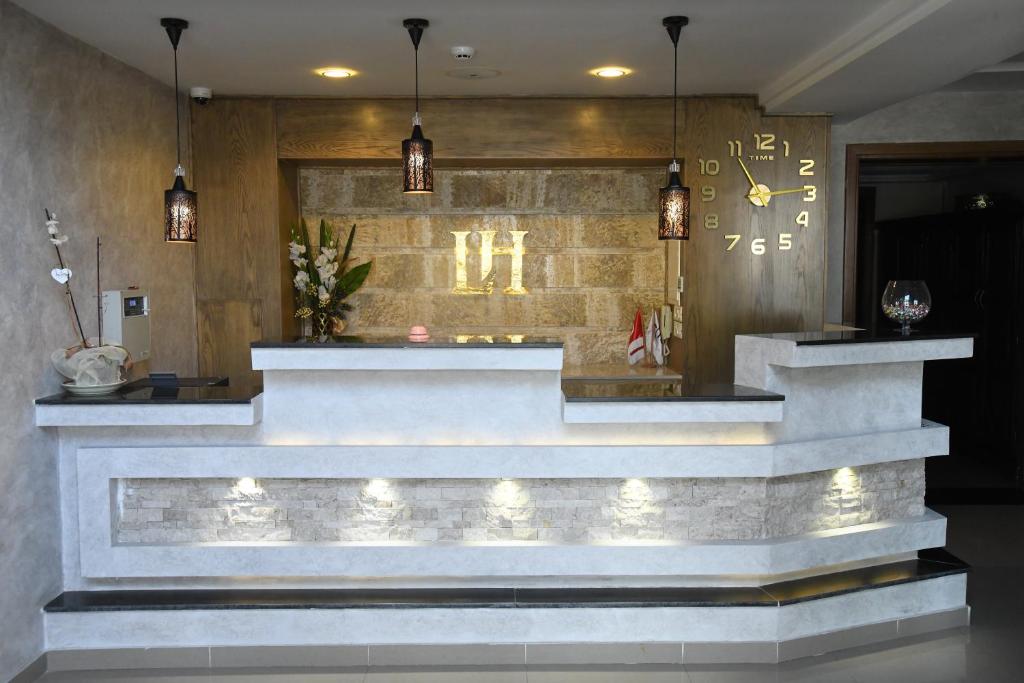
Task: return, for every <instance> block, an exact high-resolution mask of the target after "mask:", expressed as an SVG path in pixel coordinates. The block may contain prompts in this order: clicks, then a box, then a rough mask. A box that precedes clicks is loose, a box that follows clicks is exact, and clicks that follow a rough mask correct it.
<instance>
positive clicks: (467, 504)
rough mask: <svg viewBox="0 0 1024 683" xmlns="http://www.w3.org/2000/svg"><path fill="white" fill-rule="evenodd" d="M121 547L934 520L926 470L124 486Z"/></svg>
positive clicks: (610, 536) (595, 534)
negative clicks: (928, 511)
mask: <svg viewBox="0 0 1024 683" xmlns="http://www.w3.org/2000/svg"><path fill="white" fill-rule="evenodd" d="M118 497H119V505H118V509H119V515H118V519H117V520H116V521H115V532H116V539H117V542H118V543H148V544H163V543H181V542H200V541H247V542H259V541H293V542H315V541H378V542H380V541H423V542H437V541H467V542H487V541H495V542H501V541H510V540H515V541H538V542H545V541H546V542H557V543H594V542H601V541H612V540H670V541H682V540H710V539H718V540H720V539H757V538H770V537H777V536H788V535H793V534H801V533H806V532H810V531H817V530H822V529H832V528H837V527H843V526H852V525H855V524H864V523H869V522H875V521H879V520H884V519H896V518H900V517H909V516H916V515H921V514H923V512H924V461H923V460H912V461H907V462H902V463H886V464H881V465H871V466H866V467H860V468H856V469H850V468H844V469H841V470H831V471H825V472H814V473H810V474H801V475H797V476H792V477H778V478H772V479H648V480H643V479H626V480H609V479H523V480H484V479H471V480H466V479H393V480H384V479H373V480H354V479H263V480H259V481H254V480H251V479H249V480H238V481H235V480H229V479H127V480H123V481H121V482H120V486H119V492H118Z"/></svg>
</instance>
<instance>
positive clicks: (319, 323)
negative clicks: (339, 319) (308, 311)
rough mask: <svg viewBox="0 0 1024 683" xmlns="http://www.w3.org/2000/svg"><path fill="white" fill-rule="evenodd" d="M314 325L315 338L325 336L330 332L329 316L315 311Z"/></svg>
mask: <svg viewBox="0 0 1024 683" xmlns="http://www.w3.org/2000/svg"><path fill="white" fill-rule="evenodd" d="M314 326H315V327H316V330H315V333H316V337H317V339H323V338H324V337H327V336H328V335H330V333H331V317H330V316H329V315H327V314H326V313H323V312H321V313H317V314H316V320H315V323H314Z"/></svg>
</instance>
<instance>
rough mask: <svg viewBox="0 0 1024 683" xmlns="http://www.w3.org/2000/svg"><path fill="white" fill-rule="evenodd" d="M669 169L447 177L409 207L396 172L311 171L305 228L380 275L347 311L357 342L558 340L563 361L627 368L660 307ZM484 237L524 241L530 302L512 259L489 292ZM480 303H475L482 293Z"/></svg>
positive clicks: (304, 198) (304, 184)
mask: <svg viewBox="0 0 1024 683" xmlns="http://www.w3.org/2000/svg"><path fill="white" fill-rule="evenodd" d="M663 182H664V171H663V170H662V169H557V170H552V169H519V170H509V169H449V170H439V171H436V172H435V176H434V184H435V189H434V194H432V195H403V194H402V193H401V191H400V188H401V176H400V173H399V170H398V169H383V168H376V169H374V168H360V169H352V168H306V169H303V170H302V171H301V174H300V183H299V185H300V190H299V195H300V204H301V211H302V215H303V216H304V217H305V218H306V220H307V221H308V222H309V224H310V226H311V227H313V226H315V225H316V224H318V223H319V221H320V219H321V218H324V219H326V220H327V221H328V222H330V223H331V224H332V225H333V226H334V227H335V228H336V230H338V231H339V232H341V231H344V233H345V234H347V231H348V229H349V227H350V226H351V225H352V224H353V223H355V224H356V225H357V233H356V234H357V239H356V247H355V255H356V256H358V257H360V258H364V259H365V258H372V259H373V260H374V270H373V273H372V274H371V275H370V277H369V279H368V280H367V282H366V285H365V286H364V288H363V290H362V291H360V292H359V293H358V294H356V295H355V296H354V297H353V298H352V303H353V304H354V305H355V309H356V310H355V311H354V312H353V314H352V316H351V329H352V331H353V332H354V333H358V334H370V335H377V334H380V335H392V334H401V335H404V334H405V333H406V332H407V331H408V329H409V326H410V325H413V324H425V325H427V326H428V327H430V329H431V332H432V333H433V334H434V335H435V336H456V335H481V336H486V335H492V336H493V335H497V336H498V337H497V338H503V336H504V335H506V334H516V335H527V336H553V337H558V338H561V339H564V341H565V343H566V362H568V363H582V362H587V363H603V362H615V361H622V360H623V358H624V351H623V349H624V347H625V343H626V339H627V337H628V333H629V329H630V325H631V323H632V316H633V314H634V312H635V311H636V307H637V306H638V305H641V306H643V307H644V309H645V316H646V312H647V311H650V309H651V307H652V306H655V305H660V304H661V303H662V302H663V299H664V288H665V284H664V280H665V248H664V244H663V243H661V242H659V241H658V239H657V223H658V221H657V214H656V213H655V212H654V208H655V207H656V206H657V191H658V187H659V186H660V185H661V184H662V183H663ZM481 231H495V233H496V234H495V236H494V242H493V244H494V247H495V248H496V250H497V251H500V250H508V249H509V248H511V247H512V246H513V236H512V232H513V231H525V232H526V235H525V236H524V237H523V250H524V253H523V255H522V284H523V288H524V289H525V290H526V291H525V293H524V292H518V293H517V292H512V293H509V292H506V291H505V290H506V288H508V287H509V285H510V282H511V281H512V272H511V270H512V264H513V261H514V259H513V256H511V255H508V254H500V253H499V254H496V255H495V256H494V257H493V268H494V273H493V289H492V291H490V293H486V291H479V290H486V289H487V288H486V285H485V283H482V282H481V277H480V275H481V272H480V271H481V261H480V252H481V242H482V239H483V236H482V235H481ZM453 232H468V233H469V234H468V235H466V236H465V238H464V239H465V240H466V242H465V244H466V253H467V257H466V263H465V272H466V276H467V277H466V287H465V288H464V289H463V290H462V291H461V293H460V292H458V291H456V290H457V289H458V286H457V281H458V265H457V262H456V261H457V259H456V245H457V238H456V236H454V235H453V234H452V233H453ZM473 290H477V291H473Z"/></svg>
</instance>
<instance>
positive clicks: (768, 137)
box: [754, 133, 775, 152]
mask: <svg viewBox="0 0 1024 683" xmlns="http://www.w3.org/2000/svg"><path fill="white" fill-rule="evenodd" d="M754 140H755V141H756V142H757V149H758V150H761V151H764V152H774V151H775V134H774V133H754Z"/></svg>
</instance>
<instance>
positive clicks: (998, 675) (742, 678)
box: [40, 506, 1024, 683]
mask: <svg viewBox="0 0 1024 683" xmlns="http://www.w3.org/2000/svg"><path fill="white" fill-rule="evenodd" d="M938 511H939V512H941V513H942V514H944V515H947V516H948V517H949V543H948V548H949V549H950V550H951V551H952V552H953V553H955V554H956V555H958V556H959V557H961V558H962V559H964V560H966V561H967V562H969V563H970V564H972V565H973V566H974V569H973V570H972V572H971V574H970V578H969V580H968V587H969V588H968V591H969V595H968V602H969V603H970V604H971V606H972V608H973V612H972V622H973V625H972V626H971V628H970V630H969V631H967V630H964V631H953V632H947V633H944V634H941V635H938V636H930V637H927V638H923V639H918V640H916V641H909V642H908V641H904V642H903V643H902V644H901V645H899V646H898V647H890V648H884V647H881V648H880V647H871V648H861V649H859V650H848V651H846V652H843V653H839V654H833V655H825V656H821V657H814V658H809V659H803V660H797V661H794V662H788V663H786V664H781V665H778V666H774V665H773V666H760V665H757V666H687V667H685V668H679V667H675V668H673V667H558V668H545V669H537V668H529V669H521V668H520V669H507V668H505V669H501V668H498V669H486V668H459V669H452V670H442V669H436V668H433V669H429V670H408V669H398V668H391V669H382V668H381V669H379V668H375V669H371V670H369V671H365V670H362V669H359V670H338V671H326V670H308V671H281V670H279V671H275V672H268V671H265V670H264V671H243V670H231V672H230V673H223V672H218V673H212V674H211V673H209V672H208V671H197V672H189V671H162V672H146V673H138V672H127V671H121V672H102V671H96V672H61V673H50V674H47V675H46V676H44V677H43V678H42V679H40V681H41V682H42V683H72V682H74V683H99V682H100V681H112V682H118V683H248V682H249V681H252V682H253V683H476V682H478V681H479V682H481V683H773V682H776V681H799V682H803V681H808V682H810V681H827V682H829V683H888V682H890V681H891V682H893V683H949V682H953V681H969V682H971V683H974V682H983V683H1001V682H1003V681H1006V682H1013V683H1016V682H1017V681H1021V680H1024V674H1022V670H1024V581H1022V579H1024V506H1022V507H1002V506H990V507H980V506H979V507H967V506H950V507H943V508H939V509H938Z"/></svg>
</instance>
